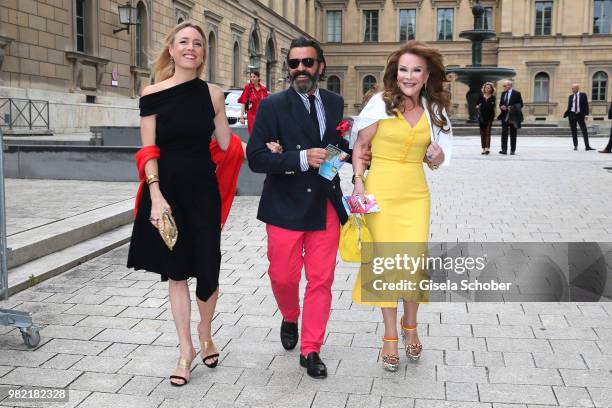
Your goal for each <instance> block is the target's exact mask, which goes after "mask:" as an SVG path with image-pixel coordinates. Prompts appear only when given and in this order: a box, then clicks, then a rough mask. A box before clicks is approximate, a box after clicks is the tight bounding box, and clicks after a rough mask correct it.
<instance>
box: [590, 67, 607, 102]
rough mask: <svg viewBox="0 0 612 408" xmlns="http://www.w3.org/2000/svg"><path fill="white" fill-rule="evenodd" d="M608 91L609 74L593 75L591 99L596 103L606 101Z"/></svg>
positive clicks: (601, 72) (598, 73)
mask: <svg viewBox="0 0 612 408" xmlns="http://www.w3.org/2000/svg"><path fill="white" fill-rule="evenodd" d="M607 91H608V74H606V73H605V72H603V71H599V72H596V73H595V75H593V94H592V95H591V99H592V100H594V101H604V102H605V101H606V100H607V99H608V98H607V96H608V95H607Z"/></svg>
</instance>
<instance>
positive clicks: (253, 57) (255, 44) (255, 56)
mask: <svg viewBox="0 0 612 408" xmlns="http://www.w3.org/2000/svg"><path fill="white" fill-rule="evenodd" d="M249 69H259V36H258V35H257V31H253V32H252V33H251V37H250V38H249Z"/></svg>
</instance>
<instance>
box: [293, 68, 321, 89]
mask: <svg viewBox="0 0 612 408" xmlns="http://www.w3.org/2000/svg"><path fill="white" fill-rule="evenodd" d="M300 75H305V76H306V77H307V79H304V80H298V79H297V78H298V76H300ZM290 78H291V87H292V88H293V89H294V90H295V91H296V92H298V93H302V94H305V93H309V92H310V91H312V90H313V89H315V88H316V87H317V81H318V80H319V74H318V73H316V74H315V75H314V76H313V75H311V74H310V72H308V71H299V72H296V73H295V74H294V75H292V76H291V77H290Z"/></svg>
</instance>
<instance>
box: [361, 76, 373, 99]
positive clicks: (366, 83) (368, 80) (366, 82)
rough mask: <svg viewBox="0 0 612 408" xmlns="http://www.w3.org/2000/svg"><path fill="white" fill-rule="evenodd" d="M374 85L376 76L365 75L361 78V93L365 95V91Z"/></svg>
mask: <svg viewBox="0 0 612 408" xmlns="http://www.w3.org/2000/svg"><path fill="white" fill-rule="evenodd" d="M374 85H376V78H374V76H373V75H366V76H365V77H364V78H363V88H362V93H363V95H365V94H366V92H368V91H369V90H370V89H372V88H373V87H374Z"/></svg>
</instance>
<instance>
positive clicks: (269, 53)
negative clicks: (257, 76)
mask: <svg viewBox="0 0 612 408" xmlns="http://www.w3.org/2000/svg"><path fill="white" fill-rule="evenodd" d="M275 59H276V58H275V57H274V41H272V39H271V38H270V39H269V40H268V44H267V45H266V87H267V88H268V91H270V92H272V91H273V90H274V78H273V75H272V74H273V68H274V60H275Z"/></svg>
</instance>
